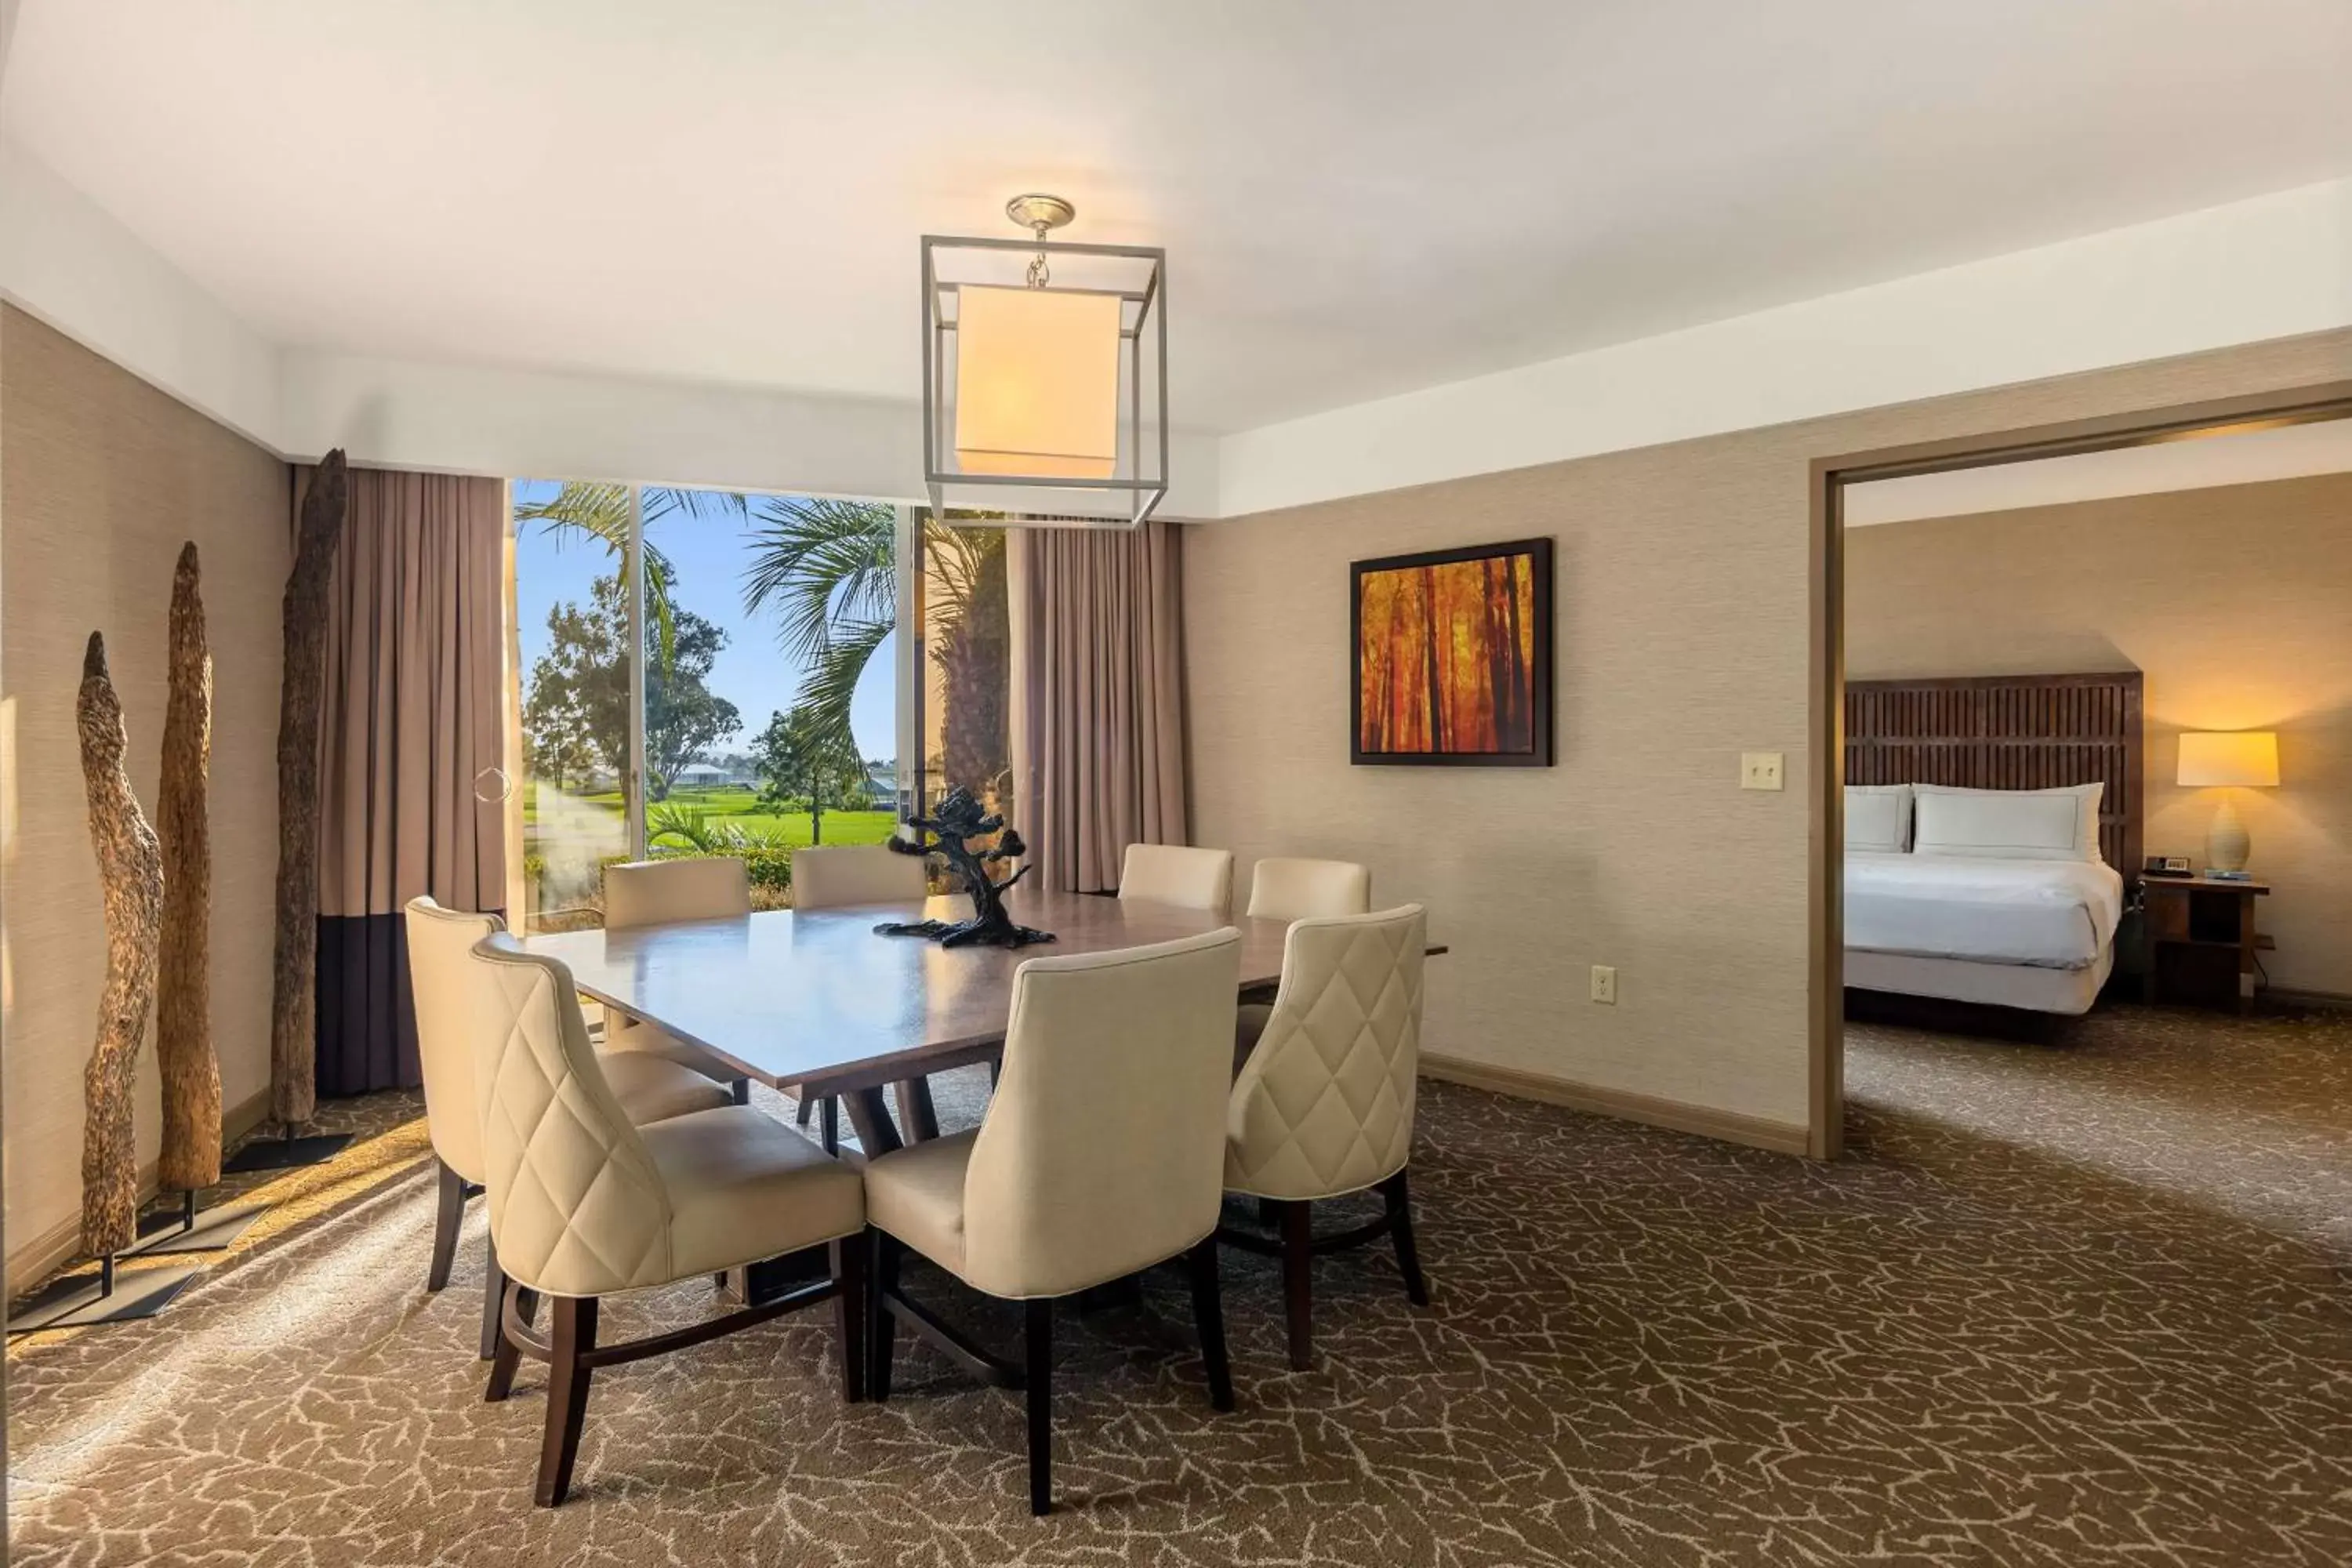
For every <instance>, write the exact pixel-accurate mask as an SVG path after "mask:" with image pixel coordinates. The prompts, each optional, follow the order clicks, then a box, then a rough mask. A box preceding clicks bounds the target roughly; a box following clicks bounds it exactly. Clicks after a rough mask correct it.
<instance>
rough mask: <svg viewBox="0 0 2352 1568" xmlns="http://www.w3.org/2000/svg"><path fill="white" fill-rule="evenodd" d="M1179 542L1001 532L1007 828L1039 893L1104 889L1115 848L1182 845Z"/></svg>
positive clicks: (1163, 534) (1125, 533) (1110, 885)
mask: <svg viewBox="0 0 2352 1568" xmlns="http://www.w3.org/2000/svg"><path fill="white" fill-rule="evenodd" d="M1180 540H1181V533H1180V531H1178V529H1177V528H1176V526H1175V525H1174V524H1171V523H1166V522H1159V521H1153V522H1149V523H1146V524H1145V525H1144V526H1143V527H1142V528H1140V529H1137V530H1133V531H1129V530H1109V529H1104V530H1094V529H1076V528H1019V529H1013V530H1011V531H1009V532H1008V536H1007V539H1006V542H1005V550H1006V568H1007V592H1008V595H1009V597H1010V599H1011V601H1012V612H1013V613H1012V621H1013V639H1012V640H1013V658H1012V664H1013V681H1012V684H1013V711H1012V716H1011V725H1012V730H1013V799H1014V802H1015V809H1016V811H1017V812H1018V813H1019V814H1020V819H1019V820H1017V821H1016V822H1015V823H1014V824H1013V826H1016V827H1018V828H1019V829H1020V830H1021V835H1022V837H1023V838H1024V839H1025V840H1026V841H1027V842H1028V844H1029V849H1030V853H1029V860H1030V862H1031V864H1032V866H1033V867H1034V869H1033V870H1032V871H1031V872H1030V875H1031V876H1032V877H1033V878H1034V879H1036V880H1038V881H1039V882H1040V883H1042V884H1043V885H1044V886H1045V887H1048V888H1054V889H1061V890H1063V891H1066V892H1083V893H1094V892H1110V891H1113V890H1115V889H1117V888H1118V876H1119V863H1120V861H1121V860H1122V859H1124V858H1125V857H1126V854H1127V847H1128V846H1129V845H1130V844H1182V843H1185V842H1186V841H1187V839H1186V826H1187V825H1186V817H1185V801H1184V661H1183V646H1182V639H1181V612H1182V561H1181V544H1180Z"/></svg>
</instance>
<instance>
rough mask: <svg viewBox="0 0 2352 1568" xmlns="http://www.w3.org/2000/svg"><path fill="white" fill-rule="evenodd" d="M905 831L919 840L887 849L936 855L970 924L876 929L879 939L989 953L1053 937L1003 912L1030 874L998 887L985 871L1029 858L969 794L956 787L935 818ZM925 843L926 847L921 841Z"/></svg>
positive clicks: (898, 841) (897, 841)
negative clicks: (920, 940)
mask: <svg viewBox="0 0 2352 1568" xmlns="http://www.w3.org/2000/svg"><path fill="white" fill-rule="evenodd" d="M908 826H911V827H913V828H914V829H915V831H916V833H917V835H918V837H917V839H916V841H915V842H912V843H909V842H908V841H907V840H906V839H903V838H893V839H891V840H890V841H889V842H890V847H891V848H892V849H893V850H895V851H897V852H898V854H901V855H924V856H929V855H937V856H938V857H939V858H940V859H941V860H943V861H945V862H946V863H947V868H948V870H949V871H950V872H951V873H952V874H953V875H954V877H955V879H956V880H957V881H958V882H960V883H961V884H962V885H963V890H964V891H965V892H966V893H969V894H970V895H971V919H970V920H968V921H888V922H886V923H884V924H882V925H878V926H876V927H875V928H874V929H875V931H877V933H879V934H880V935H883V936H922V937H929V938H930V939H931V940H932V941H933V942H938V943H939V944H940V946H941V947H969V946H971V945H972V944H974V943H980V944H983V945H986V946H989V947H1027V946H1028V945H1029V944H1030V943H1031V942H1051V941H1053V940H1054V933H1053V932H1052V931H1033V930H1031V929H1030V928H1029V927H1027V926H1024V925H1022V924H1019V923H1018V922H1016V921H1014V920H1013V916H1012V915H1011V914H1010V913H1008V912H1007V911H1006V910H1005V908H1004V895H1005V893H1006V891H1007V890H1009V889H1011V888H1012V886H1013V884H1014V883H1015V882H1018V881H1019V880H1021V879H1022V878H1024V877H1025V876H1027V875H1028V874H1029V868H1027V867H1026V866H1024V867H1023V868H1021V869H1020V870H1018V871H1015V872H1014V873H1013V875H1011V876H1010V877H1007V878H1005V879H1004V880H1003V881H1002V882H1000V881H998V880H996V879H995V878H994V877H992V875H990V873H989V868H990V867H991V866H992V865H996V864H998V863H1000V862H1003V861H1006V860H1016V859H1019V858H1021V857H1022V856H1023V855H1024V854H1026V853H1028V846H1027V845H1025V844H1024V843H1022V842H1021V835H1020V834H1018V833H1016V832H1014V831H1013V830H1012V829H1010V828H1007V827H1005V826H1004V818H1003V817H1002V816H997V815H996V814H995V813H994V812H992V811H989V810H987V809H986V808H985V807H983V806H982V805H981V804H980V802H978V801H977V800H974V799H973V798H972V795H971V791H970V790H968V789H965V788H964V787H962V786H961V784H959V785H958V786H956V787H955V788H954V789H951V790H950V791H948V794H947V798H946V799H945V800H942V801H940V809H939V813H938V815H937V816H919V817H916V818H915V819H914V820H913V821H912V822H911V823H909V824H908ZM1000 830H1002V833H1003V837H1000V838H998V839H997V841H996V844H995V847H993V848H982V849H975V848H973V847H972V846H971V841H972V840H973V839H975V838H985V837H988V836H989V835H990V834H992V833H997V832H999V831H1000ZM926 838H928V839H929V840H930V842H929V843H925V842H923V840H924V839H926Z"/></svg>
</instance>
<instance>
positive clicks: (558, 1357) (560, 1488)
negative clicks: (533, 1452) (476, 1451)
mask: <svg viewBox="0 0 2352 1568" xmlns="http://www.w3.org/2000/svg"><path fill="white" fill-rule="evenodd" d="M550 1327H551V1333H550V1334H549V1335H548V1348H549V1349H550V1350H551V1352H553V1353H552V1355H551V1359H550V1360H549V1362H548V1367H547V1433H546V1436H545V1437H544V1438H543V1439H542V1440H541V1445H540V1450H539V1488H538V1490H537V1492H536V1493H535V1494H534V1495H535V1497H536V1499H537V1500H538V1502H539V1505H540V1507H541V1508H553V1507H555V1506H556V1505H557V1504H558V1503H561V1502H562V1500H564V1498H565V1496H566V1495H567V1494H569V1493H570V1492H571V1490H572V1464H573V1462H574V1461H575V1460H577V1459H578V1458H579V1457H580V1428H581V1426H583V1423H584V1422H585V1421H586V1419H587V1416H588V1384H589V1380H590V1378H591V1376H592V1375H593V1371H592V1369H591V1368H589V1367H586V1366H583V1365H582V1364H581V1362H580V1358H581V1356H582V1355H583V1353H584V1352H589V1351H593V1350H594V1349H595V1348H596V1298H595V1297H593V1296H561V1297H558V1298H557V1299H556V1301H555V1318H554V1321H553V1322H552V1323H551V1325H550Z"/></svg>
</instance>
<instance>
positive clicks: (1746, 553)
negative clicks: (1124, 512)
mask: <svg viewBox="0 0 2352 1568" xmlns="http://www.w3.org/2000/svg"><path fill="white" fill-rule="evenodd" d="M2347 376H2352V333H2330V334H2326V335H2324V336H2319V337H2314V338H2305V339H2297V340H2291V341H2287V342H2278V343H2273V344H2266V345H2254V346H2251V347H2247V348H2242V349H2235V350H2231V351H2227V352H2225V353H2218V354H2208V355H2199V356H2194V357H2192V358H2189V359H2184V360H2179V361H2168V362H2163V363H2156V364H2149V365H2141V366H2134V367H2129V368H2126V369H2123V370H2118V371H2109V372H2102V373H2099V374H2093V375H2085V376H2072V377H2065V378H2062V379H2058V380H2055V381H2051V382H2044V383H2036V384H2030V385H2026V386H2020V387H2011V388H2004V389H2001V390H1999V391H1996V392H1990V393H1982V394H1971V395H1965V396H1959V397H1952V398H1941V399H1937V400H1934V401H1931V402H1927V403H1920V404H1911V405H1903V406H1899V407H1895V408H1887V409H1880V410H1874V411H1870V412H1866V413H1863V414H1857V415H1849V416H1838V417H1835V418H1830V419H1822V420H1813V421H1808V422H1805V423H1802V424H1799V425H1791V426H1776V427H1772V428H1769V429H1762V430H1755V431H1747V432H1742V433H1738V434H1735V435H1730V436H1723V437H1710V438H1708V439H1705V440H1698V441H1689V442H1682V443H1677V444H1675V445H1673V446H1668V447H1653V448H1649V449H1646V450H1642V451H1633V452H1622V453H1612V454H1609V455H1606V456H1602V457H1597V458H1584V459H1580V460H1578V461H1575V462H1570V463H1561V464H1554V465H1549V466H1546V467H1542V468H1528V469H1522V470H1518V471H1516V472H1512V473H1505V474H1494V475H1486V476H1482V477H1480V478H1477V479H1463V480H1456V481H1452V482H1449V483H1445V484H1442V485H1432V486H1425V487H1421V488H1417V489H1406V490H1398V491H1392V492H1390V493H1387V494H1383V495H1375V496H1367V497H1362V498H1358V499H1353V500H1341V501H1333V502H1328V503H1325V504H1322V505H1318V506H1313V507H1303V508H1297V509H1293V510H1285V511H1278V512H1269V513H1265V514H1261V515H1258V516H1255V517H1250V518H1243V519H1237V520H1234V521H1226V522H1218V523H1210V524H1203V525H1202V526H1200V527H1197V528H1193V529H1192V530H1190V531H1188V533H1187V537H1186V541H1185V550H1186V557H1185V568H1184V569H1185V593H1186V613H1185V640H1186V659H1187V662H1188V681H1187V684H1188V696H1189V702H1190V710H1189V717H1190V722H1191V737H1190V739H1191V745H1192V769H1193V777H1192V792H1193V794H1192V799H1193V807H1192V809H1193V829H1194V837H1195V839H1196V841H1198V842H1201V843H1204V844H1217V845H1224V846H1228V847H1232V848H1233V849H1234V851H1235V852H1236V853H1237V854H1238V856H1239V857H1240V858H1241V860H1242V863H1243V864H1242V868H1241V874H1242V876H1243V877H1244V880H1245V879H1246V876H1247V869H1248V867H1249V864H1250V863H1251V862H1253V861H1254V860H1255V859H1256V858H1258V857H1260V856H1265V855H1276V854H1280V855H1336V856H1343V857H1348V858H1358V859H1362V860H1365V861H1368V862H1369V863H1370V865H1371V868H1372V874H1373V891H1374V896H1375V897H1376V898H1377V899H1379V900H1382V901H1384V902H1385V901H1389V900H1406V899H1418V900H1423V901H1425V902H1426V903H1428V905H1429V906H1430V920H1431V931H1432V933H1433V938H1434V939H1435V940H1439V941H1444V942H1449V943H1451V944H1452V946H1453V949H1454V951H1453V952H1452V953H1451V954H1450V955H1449V956H1447V957H1444V958H1442V959H1438V960H1436V961H1434V962H1433V963H1432V964H1431V965H1430V989H1429V1013H1428V1023H1427V1034H1426V1037H1425V1041H1426V1045H1427V1047H1428V1048H1429V1049H1430V1050H1433V1051H1437V1052H1443V1053H1445V1054H1447V1055H1451V1056H1455V1057H1460V1058H1470V1059H1473V1060H1475V1061H1477V1062H1481V1063H1484V1064H1487V1065H1491V1066H1496V1067H1502V1068H1513V1069H1517V1070H1519V1071H1523V1072H1530V1073H1536V1074H1540V1075H1542V1076H1544V1077H1546V1078H1549V1079H1555V1080H1558V1081H1559V1082H1561V1083H1563V1084H1568V1085H1576V1086H1585V1087H1590V1088H1597V1089H1601V1090H1605V1091H1613V1092H1615V1093H1618V1094H1637V1095H1645V1096H1650V1097H1654V1098H1657V1099H1663V1100H1671V1101H1675V1102H1678V1103H1680V1104H1683V1105H1686V1106H1691V1107H1696V1108H1701V1109H1704V1110H1715V1111H1727V1112H1731V1113H1733V1114H1737V1115H1744V1116H1748V1117H1753V1118H1760V1119H1763V1120H1766V1121H1773V1122H1778V1123H1780V1124H1783V1125H1786V1126H1790V1127H1801V1126H1802V1125H1803V1124H1804V1122H1805V1120H1806V1086H1807V1056H1808V1042H1807V1026H1806V1006H1807V969H1808V956H1807V940H1806V916H1807V866H1808V858H1807V857H1808V837H1809V829H1808V823H1807V799H1808V795H1807V791H1808V790H1809V789H1810V788H1811V778H1810V776H1809V773H1808V768H1807V762H1806V758H1805V755H1804V752H1805V747H1806V731H1807V722H1808V718H1809V692H1808V679H1807V673H1806V659H1807V627H1808V603H1809V597H1808V595H1809V591H1810V552H1809V545H1808V535H1809V530H1810V503H1809V499H1808V464H1809V462H1810V461H1811V459H1812V458H1816V457H1821V456H1829V455H1835V454H1839V453H1844V452H1851V451H1856V450H1861V449H1866V448H1871V447H1881V446H1887V445H1894V444H1898V443H1903V442H1909V441H1916V440H1927V439H1931V438H1937V437H1950V436H1961V435H1968V434H1974V433H1993V432H2000V431H2004V430H2011V429H2015V428H2018V427H2021V426H2032V425H2038V424H2045V423H2050V422H2053V421H2057V420H2063V419H2072V418H2079V417H2084V416H2093V415H2100V414H2111V413H2117V412H2122V411H2126V410H2130V409H2135V408H2156V407H2162V406H2165V405H2173V404H2179V403H2183V402H2188V401H2191V400H2194V399H2200V398H2207V397H2219V396H2225V395H2233V394H2240V393H2248V392H2255V391H2261V390H2266V389H2271V388H2276V387H2284V386H2299V385H2306V384H2316V383H2319V382H2323V381H2328V380H2334V379H2342V378H2345V377H2347ZM1531 534H1548V535H1550V536H1551V537H1553V538H1554V539H1556V540H1557V541H1559V589H1558V595H1557V600H1558V626H1559V652H1558V681H1557V690H1558V704H1559V708H1558V713H1559V736H1560V742H1559V766H1558V767H1556V768H1551V769H1527V770H1511V769H1476V768H1451V769H1450V768H1426V769H1422V768H1354V767H1350V766H1349V763H1348V735H1347V729H1348V689H1347V682H1348V679H1349V673H1348V669H1349V651H1348V563H1349V561H1351V560H1355V559H1359V558H1361V557H1366V556H1375V555H1384V554H1390V553H1393V552H1402V551H1409V550H1416V549H1436V548H1440V547H1443V546H1447V545H1457V544H1474V543H1477V542H1482V541H1488V540H1501V539H1513V538H1518V537H1522V536H1526V535H1531ZM1744 750H1745V751H1780V752H1787V753H1788V761H1789V766H1788V784H1789V788H1788V790H1787V792H1786V793H1785V794H1780V795H1769V794H1757V793H1743V792H1742V791H1741V790H1740V789H1739V788H1738V757H1739V753H1740V752H1742V751H1744ZM1593 963H1611V964H1614V965H1616V966H1617V969H1618V994H1619V998H1620V1000H1619V1003H1618V1005H1616V1006H1614V1007H1607V1006H1600V1005H1594V1004H1592V1003H1591V1002H1589V1001H1588V1000H1586V994H1587V990H1588V980H1587V966H1588V965H1591V964H1593Z"/></svg>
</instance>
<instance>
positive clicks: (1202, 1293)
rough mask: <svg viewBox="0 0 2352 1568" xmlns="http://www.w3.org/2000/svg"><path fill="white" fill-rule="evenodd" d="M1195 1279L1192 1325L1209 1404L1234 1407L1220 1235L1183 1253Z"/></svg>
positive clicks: (1214, 1408) (1219, 1408) (1187, 1267)
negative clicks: (1219, 1256)
mask: <svg viewBox="0 0 2352 1568" xmlns="http://www.w3.org/2000/svg"><path fill="white" fill-rule="evenodd" d="M1184 1266H1185V1272H1186V1273H1188V1274H1189V1275H1190V1276H1191V1277H1192V1325H1193V1327H1194V1328H1195V1329H1197V1330H1199V1331H1200V1335H1201V1364H1202V1368H1203V1369H1204V1370H1206V1371H1207V1373H1208V1374H1209V1407H1210V1408H1211V1409H1212V1410H1231V1409H1232V1408H1233V1407H1234V1372H1233V1366H1232V1363H1230V1362H1228V1361H1227V1360H1226V1357H1225V1307H1224V1300H1223V1292H1222V1291H1221V1290H1220V1289H1219V1288H1218V1284H1217V1238H1216V1237H1215V1235H1214V1234H1211V1235H1210V1236H1209V1237H1207V1238H1206V1239H1205V1240H1203V1241H1202V1243H1201V1244H1200V1245H1199V1246H1197V1247H1193V1248H1192V1251H1191V1252H1189V1253H1187V1254H1185V1256H1184Z"/></svg>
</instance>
